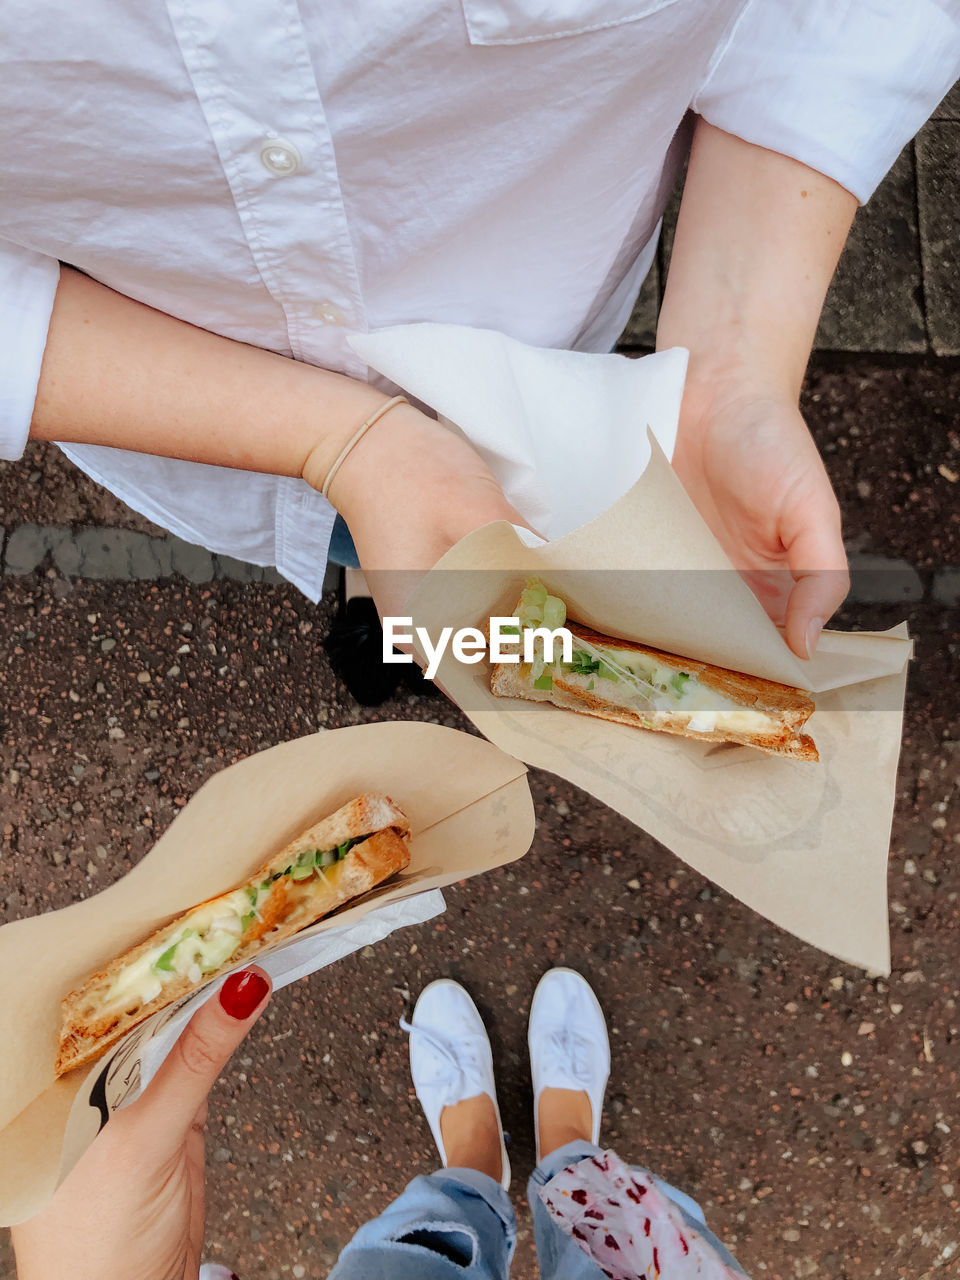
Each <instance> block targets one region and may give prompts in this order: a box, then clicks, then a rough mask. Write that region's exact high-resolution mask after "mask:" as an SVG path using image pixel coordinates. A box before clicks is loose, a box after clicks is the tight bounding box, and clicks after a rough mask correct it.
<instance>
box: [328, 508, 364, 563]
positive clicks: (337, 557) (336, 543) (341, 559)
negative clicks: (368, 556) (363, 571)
mask: <svg viewBox="0 0 960 1280" xmlns="http://www.w3.org/2000/svg"><path fill="white" fill-rule="evenodd" d="M327 559H328V560H330V561H332V562H333V563H334V564H336V565H341V566H342V567H343V568H345V569H359V568H360V559H359V557H358V556H357V548H356V547H355V546H354V545H353V537H352V536H351V534H350V530H349V529H348V528H347V522H346V520H344V518H343V516H342V515H340V514H339V512H338V513H337V518H336V519H335V520H334V522H333V532H332V533H331V534H330V546H329V547H328V549H327Z"/></svg>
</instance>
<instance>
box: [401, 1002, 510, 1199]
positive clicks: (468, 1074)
mask: <svg viewBox="0 0 960 1280" xmlns="http://www.w3.org/2000/svg"><path fill="white" fill-rule="evenodd" d="M400 1026H401V1027H402V1028H403V1029H404V1031H409V1032H410V1074H411V1075H412V1076H413V1087H414V1088H415V1089H416V1091H417V1097H418V1098H419V1099H420V1105H421V1107H423V1110H424V1114H425V1115H426V1117H427V1122H428V1124H429V1125H430V1132H431V1133H432V1134H433V1140H434V1142H435V1143H436V1144H437V1150H438V1151H439V1152H440V1159H441V1160H442V1162H443V1167H444V1168H447V1153H446V1151H445V1150H444V1147H443V1136H442V1135H441V1133H440V1117H441V1115H442V1114H443V1109H444V1107H452V1106H454V1105H455V1104H456V1103H458V1102H463V1101H464V1099H465V1098H475V1097H476V1096H477V1094H478V1093H485V1094H486V1095H487V1096H488V1097H489V1098H490V1099H491V1100H492V1102H493V1109H494V1111H495V1113H496V1117H497V1127H498V1129H499V1131H500V1159H501V1161H502V1164H501V1170H502V1172H501V1176H500V1185H501V1186H502V1187H503V1189H504V1191H507V1190H509V1187H510V1161H509V1159H508V1158H507V1148H506V1146H505V1145H504V1141H503V1125H502V1124H501V1122H500V1108H499V1106H498V1105H497V1089H496V1084H495V1082H494V1078H493V1054H492V1053H491V1051H490V1041H489V1039H488V1038H487V1032H486V1028H485V1027H484V1025H483V1019H482V1018H481V1017H480V1013H479V1011H478V1010H477V1006H476V1005H475V1004H474V1003H473V1001H472V1000H471V999H470V997H469V996H468V995H467V993H466V991H464V989H463V987H461V986H460V984H459V983H458V982H452V981H451V980H450V979H449V978H440V979H439V981H437V982H431V983H430V985H429V986H427V987H424V989H423V991H422V992H421V993H420V999H419V1000H418V1001H417V1005H416V1008H415V1009H414V1011H413V1020H412V1022H407V1021H406V1020H405V1019H403V1018H401V1020H400Z"/></svg>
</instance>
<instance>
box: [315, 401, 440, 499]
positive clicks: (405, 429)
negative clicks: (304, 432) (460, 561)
mask: <svg viewBox="0 0 960 1280" xmlns="http://www.w3.org/2000/svg"><path fill="white" fill-rule="evenodd" d="M389 399H390V397H388V396H385V395H384V396H380V397H379V399H378V401H377V403H376V404H375V405H374V406H373V408H372V409H371V410H370V412H369V413H368V414H367V415H366V417H371V416H372V415H373V414H375V413H376V412H377V410H378V409H382V408H383V406H384V405H385V404H386V403H387V402H388V400H389ZM364 420H365V419H364ZM360 425H362V424H361V422H357V423H355V424H353V425H352V426H351V428H350V430H349V431H348V432H346V433H345V435H344V438H343V443H342V444H341V443H340V442H339V441H338V443H337V449H336V453H335V455H334V456H333V457H331V458H329V460H327V458H326V456H324V460H323V468H322V470H321V469H319V468H317V469H316V470H315V471H313V472H312V473H311V475H309V476H308V475H307V474H306V473H305V474H304V479H307V480H308V483H310V484H312V485H313V487H314V488H315V489H317V490H318V491H319V490H320V489H321V488H322V487H323V484H324V481H325V480H326V478H327V476H328V475H329V473H330V467H332V466H333V464H334V463H335V462H336V460H337V458H338V457H339V456H340V453H341V452H342V449H343V447H344V445H346V444H347V443H348V442H349V440H350V439H351V437H352V436H353V435H354V434H355V433H356V430H357V428H358V427H359V426H360ZM438 430H442V429H441V428H438V426H437V423H436V422H435V421H434V420H433V419H432V418H428V417H427V415H426V414H424V413H421V412H420V410H419V409H416V408H414V406H413V405H411V404H407V403H399V404H396V405H394V406H392V407H391V408H390V409H389V411H388V412H387V413H385V414H383V417H382V418H380V419H379V420H378V421H376V422H374V423H373V424H372V425H371V426H370V427H369V429H368V430H367V431H365V432H364V434H363V435H362V436H361V437H360V439H359V440H358V441H357V443H356V444H355V445H354V446H353V448H351V449H350V451H349V453H348V454H347V456H346V457H345V458H344V459H343V462H342V463H341V464H340V466H339V468H338V469H337V472H336V475H335V477H334V479H333V481H332V483H331V485H330V487H329V489H328V492H327V497H328V498H329V500H330V502H331V503H332V504H333V506H335V507H336V509H337V511H339V512H340V514H341V515H342V516H343V518H344V519H345V520H346V522H347V524H350V523H351V516H352V515H355V513H356V512H357V510H358V509H359V507H360V506H361V505H367V504H369V503H370V501H371V497H372V496H373V495H376V494H377V493H378V492H379V491H380V490H381V489H382V487H383V484H384V481H385V479H386V478H388V477H390V476H394V475H396V474H397V471H398V470H399V469H400V468H401V466H403V465H405V464H406V465H409V463H410V460H411V459H412V458H415V457H417V456H418V454H420V453H421V452H422V451H426V450H428V449H429V447H430V444H431V443H432V442H433V440H434V439H435V436H436V433H437V431H438ZM325 443H326V442H325ZM328 452H329V451H328V450H326V449H325V450H324V455H325V454H326V453H328Z"/></svg>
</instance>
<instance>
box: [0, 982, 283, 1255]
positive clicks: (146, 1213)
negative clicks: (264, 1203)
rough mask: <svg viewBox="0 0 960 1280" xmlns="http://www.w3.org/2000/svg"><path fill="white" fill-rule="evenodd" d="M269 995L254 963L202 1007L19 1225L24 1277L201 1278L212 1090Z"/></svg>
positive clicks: (17, 1249)
mask: <svg viewBox="0 0 960 1280" xmlns="http://www.w3.org/2000/svg"><path fill="white" fill-rule="evenodd" d="M269 992H270V980H269V978H268V977H267V975H266V974H265V973H264V972H263V970H262V969H256V968H250V969H245V970H243V971H242V972H240V973H235V974H231V976H230V977H229V978H227V980H226V982H225V983H224V984H223V986H222V987H221V989H220V992H219V993H218V995H217V996H215V997H214V998H213V999H211V1000H208V1001H207V1003H206V1004H204V1005H203V1006H202V1007H201V1008H200V1009H198V1010H197V1012H196V1013H195V1014H194V1016H193V1018H192V1019H191V1020H190V1022H189V1024H188V1025H187V1027H186V1028H185V1030H184V1032H183V1034H182V1035H181V1037H180V1039H179V1040H178V1041H177V1044H176V1046H175V1047H174V1049H173V1050H172V1051H171V1053H170V1055H169V1056H168V1058H167V1059H166V1061H165V1062H164V1063H163V1065H162V1067H161V1068H160V1070H159V1071H158V1072H157V1074H156V1076H155V1078H154V1079H153V1080H152V1081H151V1083H150V1085H149V1086H148V1087H147V1089H145V1090H144V1092H143V1094H142V1096H141V1097H140V1098H138V1099H137V1101H136V1102H134V1103H132V1104H131V1105H130V1106H129V1107H125V1108H124V1109H123V1110H122V1111H118V1112H117V1113H116V1114H115V1115H114V1116H112V1117H111V1119H110V1121H109V1122H108V1123H107V1125H106V1127H105V1129H104V1130H103V1132H102V1133H101V1134H99V1136H98V1137H97V1139H96V1141H95V1142H94V1143H93V1145H92V1146H90V1147H89V1148H88V1149H87V1151H85V1152H84V1154H83V1155H82V1156H81V1158H80V1160H79V1161H78V1162H77V1164H76V1165H75V1167H74V1168H73V1169H72V1171H71V1172H70V1174H69V1175H68V1177H67V1178H66V1179H65V1181H64V1182H63V1183H62V1184H61V1185H60V1187H59V1188H58V1189H57V1192H56V1194H55V1195H54V1197H53V1199H52V1200H51V1201H50V1203H49V1204H48V1205H47V1207H46V1208H45V1209H43V1210H41V1212H40V1213H38V1214H37V1215H36V1217H34V1218H31V1219H30V1221H29V1222H25V1223H23V1224H22V1225H21V1226H19V1227H15V1228H14V1230H13V1244H14V1250H15V1253H16V1258H17V1276H18V1280H54V1277H67V1276H69V1277H70V1280H196V1277H197V1274H198V1272H199V1269H200V1253H201V1249H202V1247H203V1208H204V1187H203V1126H204V1123H205V1121H206V1115H207V1094H208V1093H209V1092H210V1089H211V1088H212V1087H213V1085H214V1084H215V1082H216V1080H217V1077H218V1076H219V1075H220V1073H221V1071H222V1070H223V1068H224V1066H225V1064H226V1062H227V1059H228V1058H229V1057H230V1055H231V1054H232V1053H233V1051H234V1049H236V1047H237V1046H238V1045H239V1043H240V1041H241V1040H242V1039H243V1038H244V1036H245V1035H246V1034H247V1032H248V1031H249V1030H250V1028H251V1027H252V1026H253V1024H254V1022H255V1021H256V1020H257V1018H258V1017H259V1016H260V1014H261V1013H262V1012H263V1010H264V1008H265V1006H266V1002H267V996H268V995H269Z"/></svg>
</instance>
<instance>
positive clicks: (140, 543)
mask: <svg viewBox="0 0 960 1280" xmlns="http://www.w3.org/2000/svg"><path fill="white" fill-rule="evenodd" d="M124 533H125V535H126V539H127V553H128V555H129V557H130V576H131V577H132V578H137V579H141V578H169V576H170V574H171V573H172V572H173V545H172V544H173V538H172V537H171V536H169V535H168V536H167V537H165V538H148V537H147V536H146V535H145V534H142V533H134V532H133V531H132V530H124Z"/></svg>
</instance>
